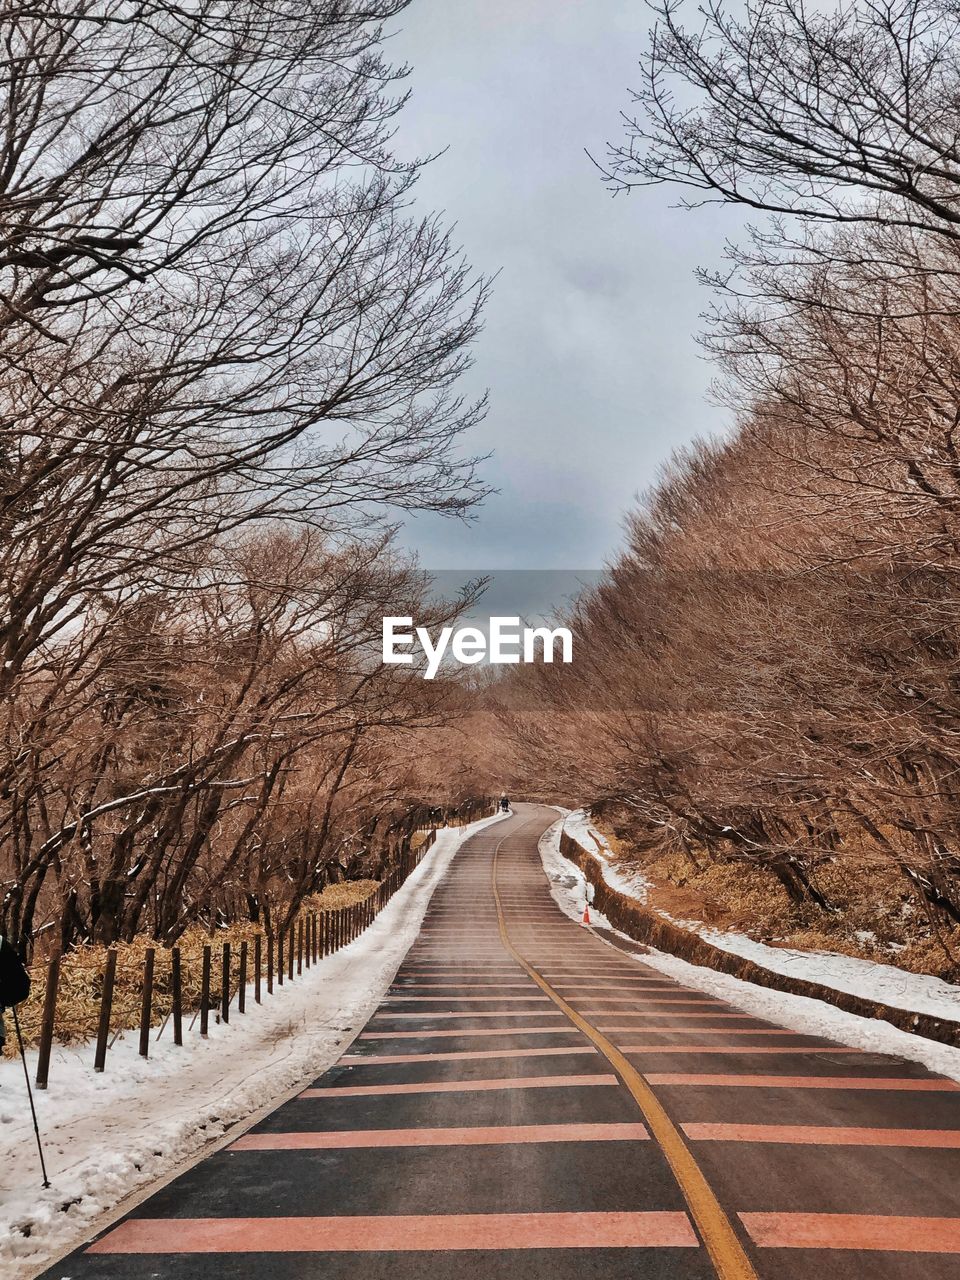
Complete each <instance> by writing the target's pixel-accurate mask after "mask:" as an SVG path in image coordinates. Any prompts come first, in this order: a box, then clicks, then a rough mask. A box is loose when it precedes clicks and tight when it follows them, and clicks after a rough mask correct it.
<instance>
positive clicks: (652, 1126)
mask: <svg viewBox="0 0 960 1280" xmlns="http://www.w3.org/2000/svg"><path fill="white" fill-rule="evenodd" d="M508 838H509V837H506V836H505V837H504V840H506V839H508ZM503 842H504V841H503V840H501V841H500V843H499V844H498V845H497V847H496V849H495V850H494V854H493V897H494V901H495V902H496V906H497V922H498V924H499V926H500V939H501V941H502V942H503V945H504V947H506V949H507V951H508V952H509V953H510V955H511V956H513V958H514V960H516V962H517V964H519V965H521V966H522V967H523V968H524V969H525V970H526V971H527V973H528V974H529V975H530V977H531V978H532V979H533V981H534V982H535V983H536V984H537V986H538V987H539V988H540V989H541V991H543V992H545V993H546V994H547V995H548V996H549V997H550V999H551V1000H552V1001H553V1002H554V1004H555V1005H556V1006H557V1008H558V1009H560V1010H561V1011H562V1012H563V1013H564V1014H565V1016H566V1017H567V1018H569V1019H570V1021H571V1022H572V1023H573V1025H574V1026H575V1027H576V1028H577V1029H578V1030H579V1031H582V1032H583V1034H584V1035H585V1036H586V1037H587V1038H588V1039H589V1040H592V1041H593V1043H594V1044H595V1045H596V1047H597V1048H598V1049H599V1050H600V1052H601V1053H602V1054H603V1056H604V1057H605V1058H606V1059H607V1061H608V1062H609V1063H610V1065H611V1066H612V1067H613V1069H614V1071H616V1073H617V1075H618V1076H619V1077H620V1079H621V1080H622V1082H623V1084H624V1086H625V1087H626V1088H627V1089H629V1090H630V1092H631V1094H632V1095H633V1097H634V1099H635V1100H636V1103H637V1105H638V1106H639V1108H640V1110H641V1112H642V1113H643V1118H644V1120H645V1121H646V1124H647V1128H648V1129H649V1130H650V1133H651V1136H652V1137H653V1138H654V1139H655V1140H656V1141H657V1142H658V1143H659V1145H660V1149H661V1150H662V1151H663V1154H664V1155H665V1156H666V1159H667V1163H668V1164H669V1165H670V1168H671V1169H672V1171H673V1176H674V1177H675V1178H676V1180H677V1182H678V1183H679V1186H680V1190H681V1191H682V1192H683V1196H684V1199H685V1200H686V1202H687V1208H688V1209H689V1211H690V1216H691V1218H692V1219H693V1221H694V1223H695V1224H696V1227H697V1230H698V1231H699V1233H700V1238H701V1240H702V1241H703V1244H704V1247H705V1248H706V1250H707V1253H708V1254H709V1256H710V1260H711V1262H712V1263H713V1266H714V1269H715V1271H716V1273H717V1275H718V1277H720V1280H758V1277H757V1273H756V1271H754V1269H753V1267H752V1265H751V1263H750V1259H749V1258H748V1257H747V1255H746V1253H745V1252H744V1249H743V1245H742V1244H741V1243H740V1241H739V1239H738V1238H737V1234H736V1232H735V1231H734V1229H733V1226H732V1225H731V1222H730V1219H729V1218H728V1217H727V1215H726V1213H724V1211H723V1209H722V1208H721V1205H720V1202H719V1200H718V1199H717V1197H716V1196H715V1195H714V1194H713V1191H712V1190H711V1188H710V1184H709V1183H708V1182H707V1179H706V1177H705V1175H704V1173H703V1170H702V1169H701V1168H700V1166H699V1165H698V1164H697V1162H696V1160H694V1158H693V1154H692V1153H691V1151H690V1149H689V1147H688V1146H687V1144H686V1143H685V1142H684V1140H683V1137H682V1136H681V1134H680V1131H679V1129H677V1127H676V1125H675V1124H674V1123H673V1121H672V1120H671V1119H670V1117H669V1116H668V1115H667V1113H666V1111H665V1110H664V1109H663V1107H662V1105H661V1104H660V1101H659V1099H658V1098H657V1096H656V1094H655V1093H654V1092H653V1090H652V1089H651V1088H650V1086H649V1085H648V1084H647V1082H646V1080H644V1078H643V1076H642V1075H641V1074H640V1072H639V1071H637V1069H636V1068H635V1067H634V1066H632V1065H631V1063H630V1062H629V1061H628V1059H627V1058H626V1057H625V1056H624V1054H622V1053H621V1052H620V1050H619V1049H618V1048H617V1046H616V1045H615V1044H612V1043H611V1042H610V1041H609V1040H608V1039H607V1037H606V1036H605V1035H604V1034H603V1033H602V1032H601V1031H598V1030H597V1028H596V1027H595V1026H593V1024H592V1023H590V1022H588V1021H587V1020H586V1018H584V1017H583V1016H582V1014H579V1013H578V1012H577V1011H576V1009H574V1008H573V1007H572V1006H571V1005H569V1004H568V1003H567V1002H566V1000H564V998H563V996H561V995H560V994H559V992H557V991H555V990H554V988H553V987H552V986H551V985H550V983H549V982H548V981H547V980H546V978H545V977H544V976H543V975H542V974H541V973H539V972H538V971H537V970H536V969H535V968H534V967H533V965H532V964H530V963H529V961H528V960H526V959H525V957H524V956H522V955H521V954H520V952H519V951H518V950H517V949H516V947H515V946H514V945H513V943H512V942H511V941H510V934H509V931H508V929H507V922H506V919H505V917H504V914H503V906H502V904H501V902H500V894H499V891H498V889H497V865H498V862H499V858H500V845H502V844H503Z"/></svg>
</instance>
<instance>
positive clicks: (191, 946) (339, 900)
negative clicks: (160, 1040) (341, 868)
mask: <svg viewBox="0 0 960 1280" xmlns="http://www.w3.org/2000/svg"><path fill="white" fill-rule="evenodd" d="M378 887H379V881H377V880H351V881H345V882H344V883H342V884H331V885H327V886H326V888H324V890H323V892H322V893H317V894H314V895H312V896H311V897H310V898H307V899H306V901H305V902H304V906H303V910H302V912H301V915H308V914H310V913H312V912H318V911H337V910H340V909H342V908H344V907H348V906H352V905H353V904H354V903H356V902H363V901H365V900H366V899H367V898H369V897H370V895H371V894H373V893H375V892H376V890H377V888H378ZM262 932H263V928H262V926H260V925H257V924H252V923H249V922H246V921H241V922H239V923H236V924H232V925H229V926H227V927H226V928H222V929H217V930H216V932H215V933H214V934H212V935H211V934H210V932H209V931H208V930H206V929H203V928H200V927H195V928H193V929H188V930H187V932H186V933H185V934H184V935H183V937H182V938H181V939H180V942H179V944H178V945H179V947H180V972H181V984H182V989H183V1011H184V1028H185V1029H186V1027H187V1026H188V1025H189V1022H190V1020H191V1019H192V1018H193V1016H194V1014H195V1012H196V1011H197V1010H198V1009H199V1007H200V983H201V973H202V965H203V948H204V947H205V946H208V945H210V946H212V947H213V956H212V964H211V974H210V1000H211V1006H212V1008H213V1009H216V1008H218V1007H219V1004H220V995H221V975H222V951H221V948H222V946H223V943H225V942H229V943H230V948H231V956H230V984H231V991H232V992H236V989H237V985H238V983H239V980H240V944H241V942H243V941H244V940H246V941H247V942H248V944H249V948H248V950H249V958H248V963H247V980H248V981H252V979H253V939H254V938H255V937H256V935H257V934H258V933H262ZM151 945H155V944H153V943H151V941H150V940H149V939H148V938H137V939H136V940H135V941H134V942H131V943H118V944H117V945H116V947H115V950H116V952H117V975H116V983H115V986H114V994H113V1012H112V1015H111V1019H110V1024H111V1028H112V1029H113V1031H112V1034H114V1035H115V1034H116V1030H117V1029H124V1030H129V1029H132V1028H134V1027H138V1026H139V1025H140V1006H141V1001H142V998H143V972H144V958H145V955H146V952H147V949H148V947H150V946H151ZM106 952H107V948H106V947H104V946H87V947H78V948H77V949H76V950H74V951H71V952H70V953H69V954H67V955H65V956H64V957H63V959H62V961H61V966H60V984H59V988H58V996H57V1016H56V1037H55V1038H56V1041H57V1042H58V1043H59V1044H65V1045H70V1044H79V1043H82V1042H84V1041H88V1040H91V1039H92V1038H93V1037H94V1036H95V1035H96V1032H97V1023H98V1019H99V1016H100V995H101V992H102V989H103V971H104V965H105V963H106ZM170 964H171V962H170V952H169V951H168V950H166V949H164V948H162V947H156V958H155V962H154V987H153V1002H152V1017H151V1025H152V1026H153V1027H155V1028H159V1027H160V1026H161V1025H162V1024H164V1023H165V1022H166V1020H167V1019H168V1017H169V1015H170V1013H171V1010H172V1003H173V995H172V986H171V967H170ZM265 973H266V959H264V974H265ZM31 977H32V979H33V986H32V990H31V992H30V997H29V999H28V1000H26V1001H25V1002H24V1003H23V1004H22V1005H19V1006H18V1008H17V1013H18V1015H19V1018H20V1026H21V1029H22V1031H23V1038H24V1041H25V1043H26V1044H27V1045H29V1046H35V1045H36V1044H37V1043H38V1041H39V1037H40V1021H41V1017H42V1012H43V999H44V990H45V985H46V964H42V963H41V964H39V965H37V966H35V967H34V969H33V970H32V972H31ZM235 998H236V997H235V996H234V999H235ZM162 1034H164V1035H169V1034H172V1032H170V1031H168V1030H167V1029H166V1028H164V1031H163V1033H162ZM6 1052H7V1054H8V1055H9V1054H12V1053H13V1052H14V1044H13V1037H12V1036H8V1039H7V1046H6Z"/></svg>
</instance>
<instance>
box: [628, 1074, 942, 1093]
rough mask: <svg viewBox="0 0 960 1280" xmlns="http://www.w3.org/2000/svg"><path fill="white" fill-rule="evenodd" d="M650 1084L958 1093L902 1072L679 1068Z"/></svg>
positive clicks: (649, 1077) (651, 1077) (650, 1080)
mask: <svg viewBox="0 0 960 1280" xmlns="http://www.w3.org/2000/svg"><path fill="white" fill-rule="evenodd" d="M646 1079H647V1081H648V1083H649V1084H669V1085H674V1084H682V1085H698V1086H700V1085H706V1086H708V1087H712V1086H714V1085H716V1086H718V1087H720V1088H753V1089H891V1090H898V1091H903V1092H905V1093H956V1092H958V1091H960V1084H957V1083H956V1082H955V1081H953V1080H940V1079H936V1078H934V1079H932V1080H910V1079H907V1078H901V1077H899V1076H748V1075H736V1076H730V1075H709V1074H703V1075H691V1074H684V1073H682V1072H679V1071H661V1072H650V1073H648V1074H647V1077H646Z"/></svg>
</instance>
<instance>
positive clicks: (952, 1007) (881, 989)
mask: <svg viewBox="0 0 960 1280" xmlns="http://www.w3.org/2000/svg"><path fill="white" fill-rule="evenodd" d="M563 825H564V827H565V829H566V831H567V832H568V833H569V834H570V835H572V836H573V838H574V839H575V840H576V841H577V842H578V843H579V844H581V845H582V847H583V848H584V849H586V850H587V852H588V853H593V852H594V850H593V848H591V845H590V844H589V843H587V841H586V840H585V839H583V838H582V836H581V833H586V834H587V835H590V836H592V839H593V842H594V844H599V842H600V841H601V840H602V839H603V837H602V836H600V835H599V833H597V832H595V831H593V829H592V828H591V827H590V824H589V821H588V819H587V816H586V814H585V813H584V812H583V811H582V810H579V811H577V812H575V813H572V814H570V816H569V817H567V818H565V819H564V824H563ZM556 838H557V840H559V834H558V835H557V837H556ZM599 861H600V865H601V867H602V869H603V878H604V880H605V881H606V882H607V884H608V885H609V886H610V887H611V889H618V890H619V891H620V892H621V893H626V894H628V895H629V896H630V897H633V898H636V899H637V900H638V901H639V902H646V896H647V895H646V889H647V888H649V886H650V881H649V880H648V879H647V878H646V877H645V876H644V875H643V874H642V872H636V873H634V872H627V871H620V870H618V869H617V867H616V866H611V865H609V864H608V863H607V861H606V857H605V856H601V858H600V859H599ZM651 910H656V911H657V914H658V915H660V916H662V917H663V918H664V920H669V921H670V922H671V924H675V925H678V926H679V927H680V928H682V929H689V930H690V931H691V932H692V933H696V934H698V935H699V936H700V937H701V938H703V940H704V942H709V943H710V944H711V945H712V946H714V947H718V948H719V949H720V950H721V951H728V952H730V953H731V954H732V955H737V956H741V957H742V958H743V959H745V960H753V961H754V962H755V963H756V964H759V965H762V966H763V968H764V969H770V970H771V971H772V972H774V973H779V974H782V975H783V976H784V977H788V978H800V979H803V980H804V981H805V982H817V983H819V984H820V985H821V986H824V987H832V988H833V990H834V991H844V992H846V993H847V994H848V995H854V996H859V997H861V998H862V999H864V1000H874V1001H876V1002H877V1003H878V1004H885V1005H889V1006H891V1007H893V1008H897V1009H906V1010H907V1011H908V1012H910V1013H926V1014H930V1015H932V1016H933V1017H935V1018H944V1019H946V1020H947V1021H950V1022H960V987H956V986H953V985H952V984H951V983H949V982H944V981H943V980H942V979H941V978H934V977H931V976H930V975H929V974H922V973H908V972H907V971H906V970H905V969H898V968H897V967H896V966H895V965H889V964H880V963H878V962H877V961H875V960H861V959H859V958H857V957H856V956H844V955H839V954H838V953H837V952H836V951H798V950H795V949H793V948H791V947H770V946H767V944H766V943H764V942H757V941H755V940H754V939H753V938H748V937H746V936H745V935H744V934H742V933H733V932H727V931H726V930H722V929H711V928H710V927H709V926H707V925H705V924H703V922H702V921H699V920H683V919H681V918H679V917H678V916H673V915H671V914H670V913H669V912H668V911H663V910H660V909H659V908H652V907H651Z"/></svg>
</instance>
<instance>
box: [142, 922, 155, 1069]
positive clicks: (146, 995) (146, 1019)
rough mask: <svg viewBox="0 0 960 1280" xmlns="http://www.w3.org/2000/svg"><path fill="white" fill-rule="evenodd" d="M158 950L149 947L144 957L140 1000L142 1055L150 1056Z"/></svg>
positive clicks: (143, 1056)
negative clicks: (151, 1021)
mask: <svg viewBox="0 0 960 1280" xmlns="http://www.w3.org/2000/svg"><path fill="white" fill-rule="evenodd" d="M155 958H156V952H155V951H154V949H153V947H147V949H146V952H145V953H144V957H143V994H142V997H141V1000H140V1057H141V1058H148V1057H149V1056H150V1014H151V1013H152V1012H153V962H154V960H155Z"/></svg>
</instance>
